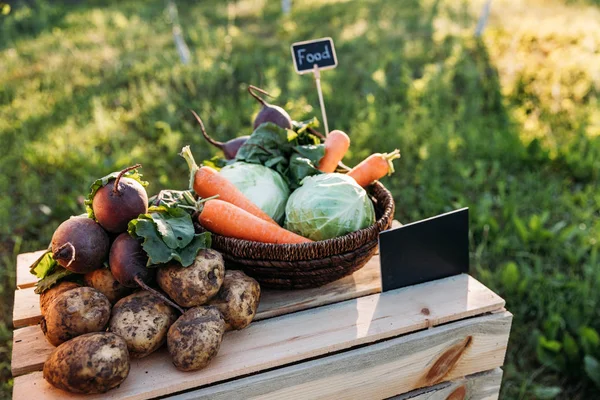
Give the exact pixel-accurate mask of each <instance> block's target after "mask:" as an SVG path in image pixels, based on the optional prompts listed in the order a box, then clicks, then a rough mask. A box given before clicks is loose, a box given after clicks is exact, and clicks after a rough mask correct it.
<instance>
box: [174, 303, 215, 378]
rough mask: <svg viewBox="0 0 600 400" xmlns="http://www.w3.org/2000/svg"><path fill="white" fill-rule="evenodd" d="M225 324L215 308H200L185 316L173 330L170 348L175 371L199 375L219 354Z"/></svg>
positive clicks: (188, 312) (177, 322)
mask: <svg viewBox="0 0 600 400" xmlns="http://www.w3.org/2000/svg"><path fill="white" fill-rule="evenodd" d="M224 333H225V320H224V319H223V316H222V315H221V313H220V312H219V310H217V308H215V307H207V306H200V307H195V308H192V309H190V310H188V311H186V312H185V314H183V315H182V316H181V317H179V319H178V320H177V321H175V323H174V324H173V325H171V328H170V329H169V335H168V339H167V346H168V348H169V353H170V354H171V357H172V359H173V364H174V365H175V367H176V368H177V369H179V370H181V371H196V370H199V369H202V368H204V367H206V366H207V365H208V364H209V363H210V361H211V360H212V359H213V358H214V357H215V355H216V354H217V353H218V351H219V348H220V347H221V341H222V340H223V334H224Z"/></svg>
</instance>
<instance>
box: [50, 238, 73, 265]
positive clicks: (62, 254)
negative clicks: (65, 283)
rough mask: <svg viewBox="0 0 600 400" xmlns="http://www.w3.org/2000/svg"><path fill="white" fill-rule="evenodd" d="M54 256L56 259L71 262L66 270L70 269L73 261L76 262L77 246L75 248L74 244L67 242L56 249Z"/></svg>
mask: <svg viewBox="0 0 600 400" xmlns="http://www.w3.org/2000/svg"><path fill="white" fill-rule="evenodd" d="M53 255H54V258H55V259H59V260H69V262H68V263H67V265H66V266H65V268H69V267H70V266H71V264H72V263H73V261H75V246H73V243H71V242H67V243H65V244H63V245H62V246H60V247H59V248H58V249H56V252H55V253H54V254H53Z"/></svg>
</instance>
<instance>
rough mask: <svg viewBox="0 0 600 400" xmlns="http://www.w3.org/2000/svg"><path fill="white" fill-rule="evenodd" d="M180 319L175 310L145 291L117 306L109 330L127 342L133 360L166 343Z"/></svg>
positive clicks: (128, 297) (119, 302)
mask: <svg viewBox="0 0 600 400" xmlns="http://www.w3.org/2000/svg"><path fill="white" fill-rule="evenodd" d="M177 316H178V313H177V311H175V309H174V308H173V307H170V306H168V305H167V304H165V303H164V302H163V301H162V300H161V299H160V298H158V297H156V296H155V295H154V294H153V293H150V292H148V291H145V290H144V291H140V292H136V293H133V294H131V295H129V296H127V297H124V298H122V299H121V300H119V301H118V302H117V303H116V304H115V306H114V307H113V310H112V316H111V318H110V322H109V324H108V329H109V330H110V331H111V332H113V333H115V334H117V335H119V336H121V337H122V338H123V339H125V341H126V342H127V349H128V350H129V355H130V356H131V357H132V358H142V357H145V356H147V355H149V354H151V353H152V352H154V351H156V350H157V349H159V348H160V347H161V346H162V345H163V344H164V343H165V342H166V341H167V333H168V331H169V328H170V327H171V325H172V324H173V322H175V320H177Z"/></svg>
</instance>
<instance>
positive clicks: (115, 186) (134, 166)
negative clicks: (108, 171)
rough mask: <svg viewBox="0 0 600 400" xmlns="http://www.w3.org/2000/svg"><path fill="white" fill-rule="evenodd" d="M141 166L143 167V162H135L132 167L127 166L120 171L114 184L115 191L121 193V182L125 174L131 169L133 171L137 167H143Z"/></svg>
mask: <svg viewBox="0 0 600 400" xmlns="http://www.w3.org/2000/svg"><path fill="white" fill-rule="evenodd" d="M141 167H142V164H135V165H132V166H131V167H127V168H125V169H124V170H122V171H121V172H119V175H117V178H116V179H115V183H114V185H113V193H114V194H119V182H120V181H121V178H122V177H123V175H125V174H126V173H128V172H129V171H132V170H134V169H136V168H141Z"/></svg>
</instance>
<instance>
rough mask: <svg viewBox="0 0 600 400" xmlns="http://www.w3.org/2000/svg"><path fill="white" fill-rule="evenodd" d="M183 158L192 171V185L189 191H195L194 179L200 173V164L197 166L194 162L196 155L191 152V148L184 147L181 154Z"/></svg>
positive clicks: (190, 184)
mask: <svg viewBox="0 0 600 400" xmlns="http://www.w3.org/2000/svg"><path fill="white" fill-rule="evenodd" d="M179 155H180V156H181V157H183V158H184V159H185V161H186V162H187V165H188V168H189V169H190V183H189V189H190V190H194V179H195V177H196V172H197V171H198V169H199V168H198V164H196V160H194V155H193V154H192V151H191V150H190V146H184V147H183V148H182V149H181V153H179Z"/></svg>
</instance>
